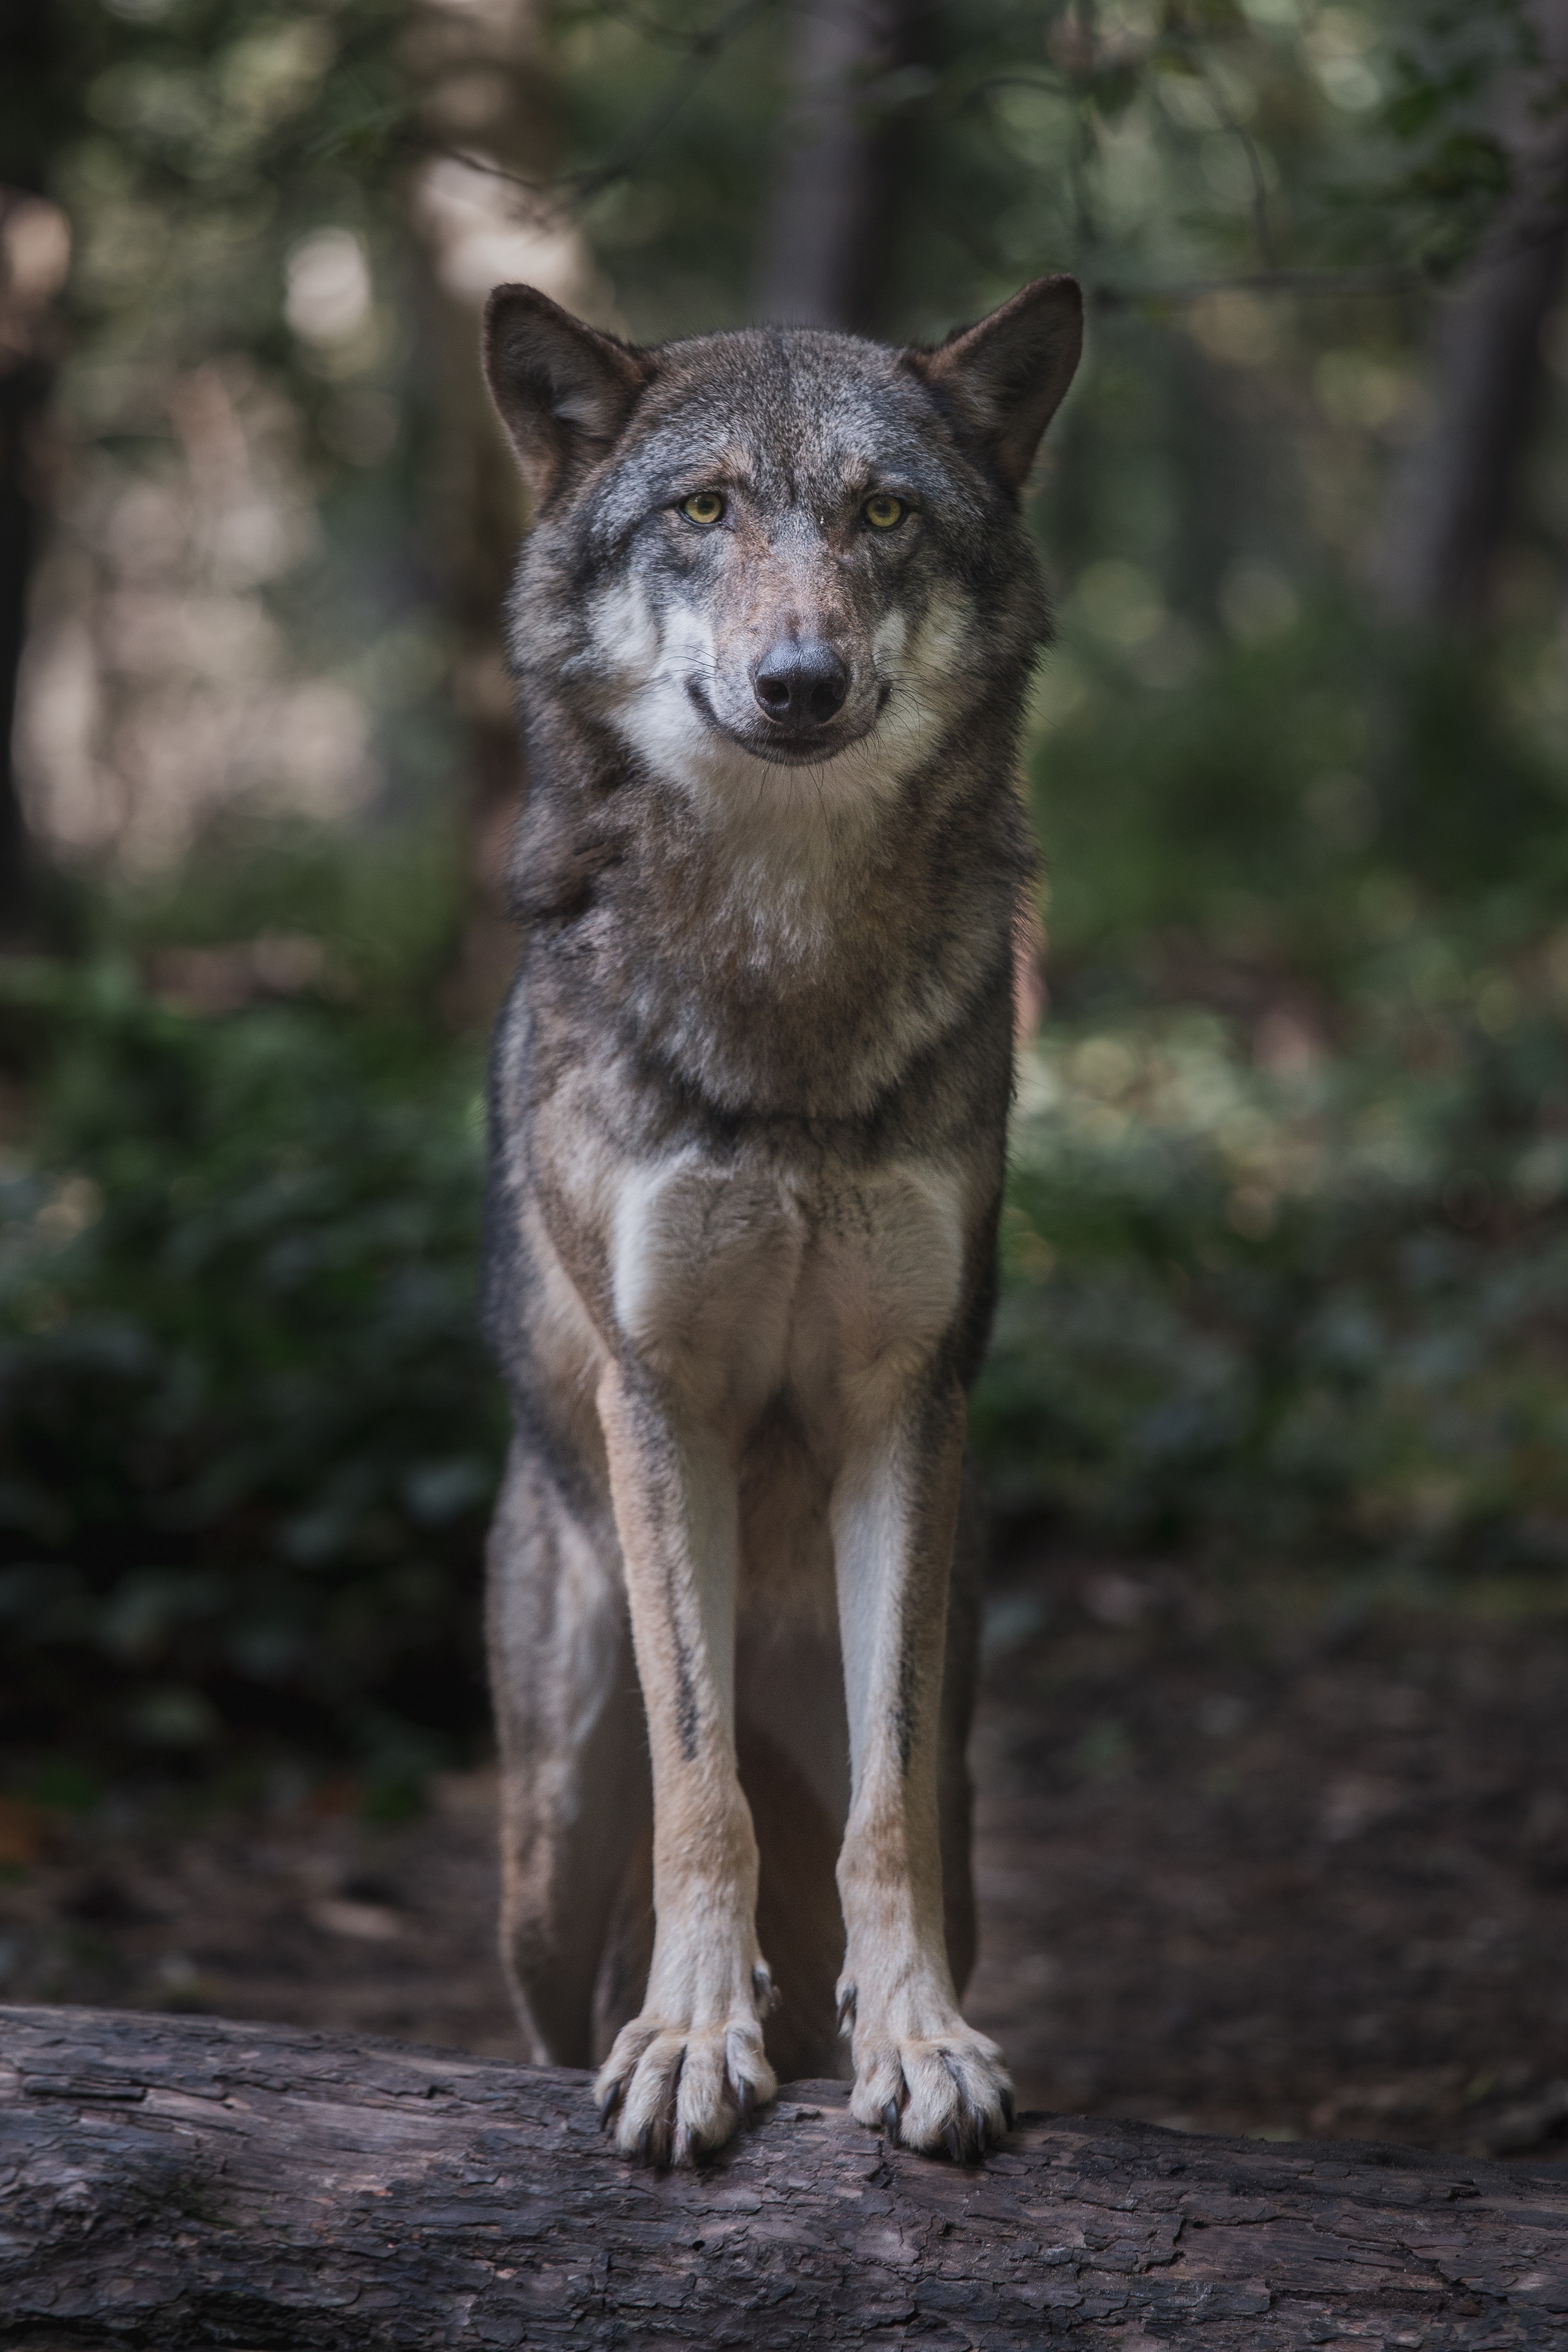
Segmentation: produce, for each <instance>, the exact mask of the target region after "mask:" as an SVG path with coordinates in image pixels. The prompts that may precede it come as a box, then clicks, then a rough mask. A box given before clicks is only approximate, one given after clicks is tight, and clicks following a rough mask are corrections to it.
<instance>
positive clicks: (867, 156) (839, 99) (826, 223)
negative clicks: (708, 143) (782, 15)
mask: <svg viewBox="0 0 1568 2352" xmlns="http://www.w3.org/2000/svg"><path fill="white" fill-rule="evenodd" d="M909 13H910V11H909V0H795V5H794V7H793V8H792V10H791V21H790V27H789V40H790V50H791V82H792V87H793V95H792V98H791V101H790V104H789V106H788V108H787V110H786V111H785V116H784V129H783V133H782V144H781V147H780V152H779V158H778V163H777V166H776V170H775V175H774V180H773V193H772V198H771V201H770V204H769V206H768V213H767V218H766V222H765V225H764V227H763V238H762V246H761V251H760V257H759V263H758V270H757V289H756V309H757V315H758V317H759V318H762V319H767V320H776V321H777V322H779V323H780V324H782V325H787V326H800V327H838V328H842V329H844V330H846V331H848V332H849V333H851V334H870V333H872V332H874V331H876V329H877V328H878V327H879V325H880V324H881V323H882V321H881V318H880V310H881V303H880V301H879V297H880V296H881V295H883V293H884V292H885V289H886V286H887V283H888V279H889V269H888V260H889V250H890V241H891V232H892V213H893V199H894V187H893V176H894V156H893V152H892V134H891V131H890V130H889V126H888V124H887V123H886V122H885V121H882V120H880V118H879V110H878V107H877V101H876V92H875V87H874V86H875V83H876V81H877V79H878V78H879V76H884V75H886V74H888V73H889V72H890V71H892V69H893V68H895V67H896V66H897V65H898V64H900V62H901V59H902V51H903V46H904V41H905V37H906V34H907V29H908V23H907V20H908V16H909Z"/></svg>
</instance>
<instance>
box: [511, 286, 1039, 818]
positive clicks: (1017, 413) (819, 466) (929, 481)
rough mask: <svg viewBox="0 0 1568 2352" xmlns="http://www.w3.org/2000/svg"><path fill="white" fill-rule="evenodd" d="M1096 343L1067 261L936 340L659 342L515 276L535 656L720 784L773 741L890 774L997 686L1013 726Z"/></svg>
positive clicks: (754, 777)
mask: <svg viewBox="0 0 1568 2352" xmlns="http://www.w3.org/2000/svg"><path fill="white" fill-rule="evenodd" d="M1081 340H1082V305H1081V300H1080V297H1079V289H1078V286H1077V284H1076V282H1075V281H1074V280H1073V279H1072V278H1039V279H1037V281H1036V282H1035V283H1034V284H1033V285H1031V286H1027V287H1026V288H1025V289H1024V290H1023V291H1022V292H1021V293H1019V294H1016V295H1015V296H1014V298H1013V299H1012V300H1011V301H1010V302H1007V303H1005V305H1004V306H1003V307H1002V309H1000V310H996V311H994V312H993V313H992V315H991V316H990V317H989V318H987V319H984V320H982V321H981V322H980V324H979V325H977V326H973V327H970V328H968V329H967V330H965V331H962V332H960V333H958V334H955V335H954V336H952V337H951V338H950V339H949V341H947V342H945V343H943V344H942V346H941V347H940V349H937V350H934V351H895V350H890V349H888V348H886V347H884V346H882V345H879V344H875V343H868V342H863V341H858V339H856V338H854V337H852V336H847V335H839V334H831V333H825V332H819V331H812V330H805V329H795V330H767V329H758V330H752V331H747V332H744V333H739V334H721V335H709V336H703V337H700V338H698V339H695V340H693V341H687V342H678V343H672V344H668V345H665V346H663V347H661V348H658V349H653V350H643V349H637V348H634V347H632V346H629V345H627V344H626V343H622V342H619V341H616V340H615V339H614V338H613V337H611V336H608V335H604V334H600V333H598V332H596V331H595V330H594V329H592V328H590V327H587V326H584V325H583V324H582V323H581V322H580V321H579V320H575V319H574V318H572V317H571V316H569V314H568V313H567V312H565V311H564V310H561V309H559V308H558V306H557V305H556V304H555V303H553V302H552V301H550V300H548V299H546V297H545V296H543V295H542V294H540V293H538V292H536V291H535V290H534V289H532V288H531V287H526V286H503V287H500V288H499V289H497V291H496V292H495V293H494V294H493V295H492V296H491V298H490V302H489V311H488V314H487V319H486V341H485V358H486V371H487V374H488V376H489V385H490V389H491V392H492V394H493V395H494V398H495V401H496V404H497V406H498V408H499V409H500V415H501V417H502V420H503V422H504V424H505V425H506V428H507V431H508V433H509V435H510V439H511V442H512V445H513V446H514V448H515V450H516V452H517V456H518V460H519V463H520V465H521V468H522V472H523V475H524V478H525V479H526V481H527V484H528V487H529V489H530V491H531V496H532V499H533V503H534V508H535V514H536V523H535V530H534V533H533V547H532V550H531V555H530V559H529V571H530V572H531V576H532V579H533V582H534V583H535V586H536V588H539V589H545V590H546V593H545V594H544V595H543V597H541V596H539V595H537V594H535V595H533V596H529V595H527V594H525V595H524V598H523V600H522V601H521V603H520V605H519V608H518V614H517V621H518V634H519V639H520V642H519V643H518V644H517V646H516V651H517V654H518V656H519V661H520V666H521V667H522V668H524V669H525V670H527V669H530V668H537V666H538V665H539V663H540V662H541V660H542V661H543V663H544V666H545V667H547V668H549V669H552V670H553V672H554V673H555V683H556V684H557V685H558V686H561V687H565V688H569V690H570V695H571V698H572V699H573V700H574V702H575V703H576V704H577V705H578V707H579V708H584V707H587V708H589V709H592V710H593V712H594V715H595V716H596V717H597V718H599V719H602V720H604V721H605V722H606V723H607V724H608V725H609V726H610V727H611V728H612V729H613V730H614V731H615V733H616V735H617V736H618V737H619V738H620V739H621V740H623V741H624V742H625V743H626V744H627V746H628V747H629V748H631V749H632V750H633V751H636V752H637V753H638V754H639V755H640V756H641V757H642V759H643V760H644V761H647V764H648V765H649V766H650V767H651V768H652V769H653V770H654V771H655V772H658V773H661V774H663V775H665V776H667V777H669V778H671V779H673V780H675V781H678V782H682V783H686V784H688V785H700V783H701V782H704V781H706V782H708V783H709V784H710V785H716V786H718V787H719V788H720V789H721V790H722V788H723V787H724V785H725V784H726V783H728V784H730V785H731V786H733V785H735V784H737V783H739V782H744V781H751V782H758V781H762V780H763V779H762V772H761V770H760V769H759V767H758V764H757V763H758V762H763V763H766V764H767V765H769V766H771V767H773V769H774V770H775V771H776V770H777V769H779V768H786V769H787V768H789V767H792V766H793V767H803V768H809V769H811V770H813V771H815V772H816V773H815V775H814V778H813V781H814V782H816V783H818V784H819V785H820V783H821V782H823V781H824V772H825V771H827V772H831V773H832V774H833V775H834V776H835V777H842V779H843V782H844V783H845V785H846V786H847V787H853V786H855V785H856V784H860V785H862V786H864V785H866V784H874V782H875V781H876V779H877V778H879V777H880V778H883V779H886V780H889V781H890V780H892V779H895V778H896V777H897V776H899V775H900V774H901V773H906V772H908V771H909V769H910V765H911V763H912V761H914V760H915V759H916V758H918V756H919V752H920V749H921V746H923V747H924V748H925V750H926V751H930V750H931V749H932V748H933V746H934V741H935V739H937V738H940V737H942V736H943V735H945V734H947V733H948V732H949V731H950V730H952V727H953V726H954V725H955V724H960V723H962V722H963V720H964V719H965V717H966V715H968V714H972V713H975V712H977V711H978V709H980V707H981V706H983V705H984V700H985V698H986V696H987V694H988V693H989V694H991V695H993V696H999V697H1000V698H1001V699H1002V700H1003V701H1004V702H1005V704H1007V705H1009V706H1011V709H1010V710H1009V712H1008V714H1007V723H1008V724H1009V726H1010V725H1011V723H1012V721H1013V719H1015V718H1016V706H1017V702H1018V698H1019V688H1020V686H1021V683H1022V676H1023V671H1024V669H1025V668H1026V665H1027V662H1028V660H1029V659H1030V658H1031V657H1032V655H1033V652H1034V648H1035V646H1036V644H1037V641H1038V638H1039V635H1040V633H1041V629H1042V625H1043V608H1042V605H1041V603H1040V596H1039V590H1038V585H1037V573H1036V567H1035V564H1034V561H1033V558H1032V555H1031V553H1030V551H1029V549H1028V546H1027V542H1026V537H1025V534H1024V531H1023V528H1022V524H1021V522H1020V520H1019V513H1018V494H1019V491H1020V489H1021V488H1022V486H1023V483H1024V481H1025V478H1026V475H1027V473H1028V470H1029V467H1030V465H1031V463H1032V461H1033V458H1034V456H1035V452H1036V449H1037V446H1038V443H1039V439H1040V436H1041V435H1042V434H1043V433H1044V431H1045V428H1046V426H1047V423H1048V422H1049V420H1050V417H1051V415H1052V414H1053V413H1054V411H1055V409H1056V407H1057V405H1058V402H1059V401H1060V399H1061V397H1062V395H1063V394H1064V393H1065V392H1066V390H1067V388H1068V383H1070V381H1071V379H1072V374H1073V370H1074V368H1075V367H1076V365H1077V363H1078V357H1079V348H1080V344H1081ZM547 582H548V583H549V584H548V588H546V583H547ZM546 605H547V606H548V608H549V610H548V615H546V613H545V611H544V609H543V608H544V606H546ZM852 752H853V753H855V754H856V756H855V757H854V758H846V755H847V754H849V753H852ZM779 781H780V782H783V781H784V780H783V779H782V778H781V779H780V780H779Z"/></svg>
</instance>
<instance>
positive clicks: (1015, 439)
mask: <svg viewBox="0 0 1568 2352" xmlns="http://www.w3.org/2000/svg"><path fill="white" fill-rule="evenodd" d="M1082 350H1083V295H1082V293H1081V291H1080V289H1079V282H1078V279H1077V278H1067V277H1061V278H1036V279H1035V281H1034V284H1033V285H1032V286H1026V287H1025V288H1024V289H1023V290H1022V292H1021V293H1017V294H1015V295H1014V297H1013V299H1012V300H1011V301H1010V302H1004V303H1003V305H1002V307H1001V309H1000V310H993V311H992V313H991V315H990V317H989V318H986V319H982V320H980V322H979V324H978V325H977V326H973V327H963V328H960V330H959V331H958V332H957V333H956V334H954V335H950V336H949V337H948V339H947V341H946V342H945V343H943V344H942V346H941V347H940V349H938V350H936V351H934V352H910V353H909V355H908V362H909V365H910V367H912V368H913V369H914V371H915V373H916V374H917V375H920V376H923V377H924V379H925V381H926V383H929V384H930V385H931V388H932V390H933V391H935V392H937V393H939V394H941V395H942V399H943V402H944V404H945V405H946V406H947V409H948V411H949V414H950V415H951V416H952V421H953V424H954V425H955V427H956V429H957V432H958V436H959V438H960V440H961V441H966V442H968V443H969V444H970V445H971V446H976V447H978V448H979V449H980V451H981V452H982V454H983V455H984V457H987V458H988V459H989V460H990V462H991V464H992V465H994V467H995V468H996V470H997V472H998V473H999V474H1000V475H1001V476H1002V478H1003V479H1004V480H1005V481H1006V482H1009V483H1010V484H1011V485H1012V487H1013V488H1014V489H1016V490H1021V489H1022V488H1023V487H1024V483H1025V481H1026V478H1027V476H1028V471H1029V468H1030V467H1031V466H1032V465H1033V464H1034V462H1035V452H1036V450H1037V448H1038V447H1039V446H1040V436H1041V435H1042V434H1043V433H1044V431H1045V429H1046V427H1047V425H1048V424H1049V423H1050V421H1051V419H1052V417H1053V416H1054V415H1056V413H1057V410H1058V407H1059V406H1060V405H1061V402H1062V397H1063V395H1064V394H1065V393H1066V391H1067V388H1068V384H1069V383H1071V382H1072V380H1073V373H1074V371H1075V369H1076V368H1077V366H1078V362H1079V354H1080V352H1082Z"/></svg>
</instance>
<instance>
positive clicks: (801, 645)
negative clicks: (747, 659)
mask: <svg viewBox="0 0 1568 2352" xmlns="http://www.w3.org/2000/svg"><path fill="white" fill-rule="evenodd" d="M752 691H753V693H754V694H755V695H756V698H757V700H758V701H759V702H760V703H761V704H762V707H763V709H764V710H765V711H766V712H767V714H768V717H769V718H770V719H777V720H778V721H779V723H780V725H781V726H784V727H795V728H802V729H804V728H807V727H826V724H827V722H828V720H829V719H836V718H837V716H838V713H839V712H840V711H841V710H842V709H843V708H844V698H845V696H846V695H847V693H848V691H849V670H848V667H847V664H846V662H845V661H844V658H843V656H841V655H839V654H837V653H835V652H834V650H833V647H832V646H828V645H824V644H823V642H822V640H821V639H820V638H819V637H807V638H805V640H804V641H802V640H800V639H798V638H795V637H789V638H786V639H784V642H783V643H781V644H779V645H776V646H770V647H769V649H768V651H767V652H766V653H765V654H764V655H763V657H762V660H761V661H760V662H759V663H758V664H757V667H756V668H755V670H754V671H753V673H752Z"/></svg>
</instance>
